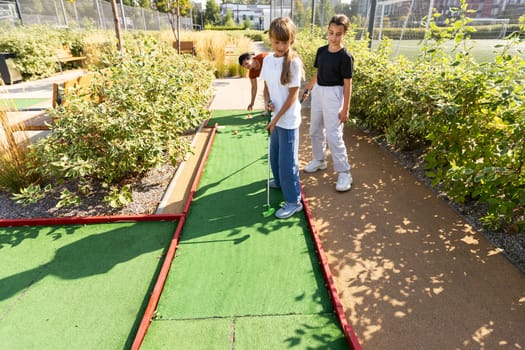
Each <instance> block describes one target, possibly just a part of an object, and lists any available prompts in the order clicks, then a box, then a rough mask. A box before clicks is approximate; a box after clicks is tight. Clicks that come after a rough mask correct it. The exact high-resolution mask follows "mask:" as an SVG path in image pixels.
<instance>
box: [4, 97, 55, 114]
mask: <svg viewBox="0 0 525 350" xmlns="http://www.w3.org/2000/svg"><path fill="white" fill-rule="evenodd" d="M46 100H49V99H48V98H9V99H0V110H2V111H20V110H23V109H25V108H28V107H31V106H34V105H37V104H39V103H42V102H44V101H46Z"/></svg>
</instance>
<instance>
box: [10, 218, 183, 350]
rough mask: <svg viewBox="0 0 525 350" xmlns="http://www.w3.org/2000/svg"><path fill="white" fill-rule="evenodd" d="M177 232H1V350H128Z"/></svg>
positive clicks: (104, 227)
mask: <svg viewBox="0 0 525 350" xmlns="http://www.w3.org/2000/svg"><path fill="white" fill-rule="evenodd" d="M0 221H2V220H0ZM45 222H46V220H35V221H34V225H37V224H43V223H45ZM48 222H53V220H48ZM71 222H72V221H71ZM1 224H2V225H4V224H5V222H2V223H1ZM25 224H26V225H27V224H30V222H29V221H28V222H26V223H25ZM176 225H177V221H176V220H171V221H162V222H161V221H156V222H155V221H148V222H127V223H123V222H120V223H100V224H89V225H81V224H77V225H73V224H69V225H54V226H49V225H48V226H20V227H0V266H1V267H2V268H1V269H0V344H1V345H0V348H1V349H39V350H45V349H50V350H56V349H124V348H129V347H130V346H131V343H132V341H133V338H134V336H135V333H136V328H137V327H138V324H139V322H140V319H141V317H142V314H143V312H144V308H145V305H146V304H147V302H148V299H149V295H150V293H151V290H152V288H153V284H154V283H155V280H156V277H157V274H158V271H159V270H160V266H161V264H162V263H163V261H164V258H163V257H164V254H165V252H166V250H167V249H168V247H169V244H170V242H171V240H172V237H173V235H174V231H175V226H176Z"/></svg>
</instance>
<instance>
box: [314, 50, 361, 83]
mask: <svg viewBox="0 0 525 350" xmlns="http://www.w3.org/2000/svg"><path fill="white" fill-rule="evenodd" d="M314 67H315V68H317V84H319V85H321V86H338V85H344V79H350V78H352V74H353V72H354V58H353V57H352V55H351V54H350V53H349V52H348V51H346V48H344V47H343V48H342V49H341V50H339V51H337V52H329V51H328V45H326V46H322V47H320V48H318V49H317V53H316V54H315V61H314Z"/></svg>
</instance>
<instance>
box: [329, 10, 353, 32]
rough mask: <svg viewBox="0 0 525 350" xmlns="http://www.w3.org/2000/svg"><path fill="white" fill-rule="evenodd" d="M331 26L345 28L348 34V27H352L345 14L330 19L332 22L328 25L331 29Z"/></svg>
mask: <svg viewBox="0 0 525 350" xmlns="http://www.w3.org/2000/svg"><path fill="white" fill-rule="evenodd" d="M330 24H335V25H336V26H343V27H344V28H345V33H346V32H347V31H348V27H349V26H350V20H349V19H348V17H346V16H345V15H343V14H337V15H334V16H333V17H332V18H331V19H330V22H329V23H328V26H329V27H330Z"/></svg>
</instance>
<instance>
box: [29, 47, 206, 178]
mask: <svg viewBox="0 0 525 350" xmlns="http://www.w3.org/2000/svg"><path fill="white" fill-rule="evenodd" d="M126 45H127V47H126V51H127V54H126V55H125V56H124V57H114V59H113V64H114V65H113V66H111V67H110V68H109V73H108V72H105V73H97V74H96V78H95V79H94V82H93V83H92V85H91V86H90V88H89V93H88V95H90V96H91V98H85V97H86V96H78V95H77V94H75V93H73V91H71V92H66V98H67V99H68V101H69V103H68V104H67V105H66V107H65V108H59V109H56V110H54V111H53V117H54V118H56V122H55V123H54V124H53V126H52V133H51V134H50V135H49V137H47V138H45V139H43V140H41V141H40V142H39V143H37V144H36V145H35V146H34V149H33V150H34V156H35V157H37V158H38V159H41V160H42V161H43V162H45V164H46V167H45V168H44V169H42V171H43V173H44V174H45V175H46V176H48V177H51V178H60V177H62V176H65V178H66V179H68V178H77V179H81V178H94V179H96V180H99V181H102V182H104V183H107V184H119V183H123V182H125V180H126V179H129V178H131V177H133V176H136V175H138V174H141V173H143V172H145V171H146V170H148V169H150V168H152V167H155V166H158V165H160V164H163V163H164V162H167V161H169V162H171V163H173V164H175V163H177V162H178V161H180V160H181V159H182V158H183V157H184V156H185V155H186V153H187V152H188V150H189V141H190V140H189V139H188V138H187V137H183V135H185V133H187V132H188V131H190V130H192V129H194V128H195V127H196V126H197V125H199V124H200V123H201V122H202V121H203V120H204V119H205V118H207V117H208V113H209V112H208V110H207V109H206V106H207V103H208V102H209V100H210V98H211V94H212V92H211V82H212V79H213V75H212V73H211V71H212V70H211V68H210V67H209V66H208V65H207V64H205V63H203V62H200V61H197V60H195V59H194V58H192V57H190V56H182V55H174V54H173V49H172V48H171V47H170V46H168V45H162V44H161V43H159V42H157V41H155V40H154V39H152V38H149V39H147V40H145V41H142V42H138V43H136V44H133V43H131V42H130V41H129V40H128V41H127V43H126ZM95 96H100V97H101V98H102V102H101V103H97V98H95Z"/></svg>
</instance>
